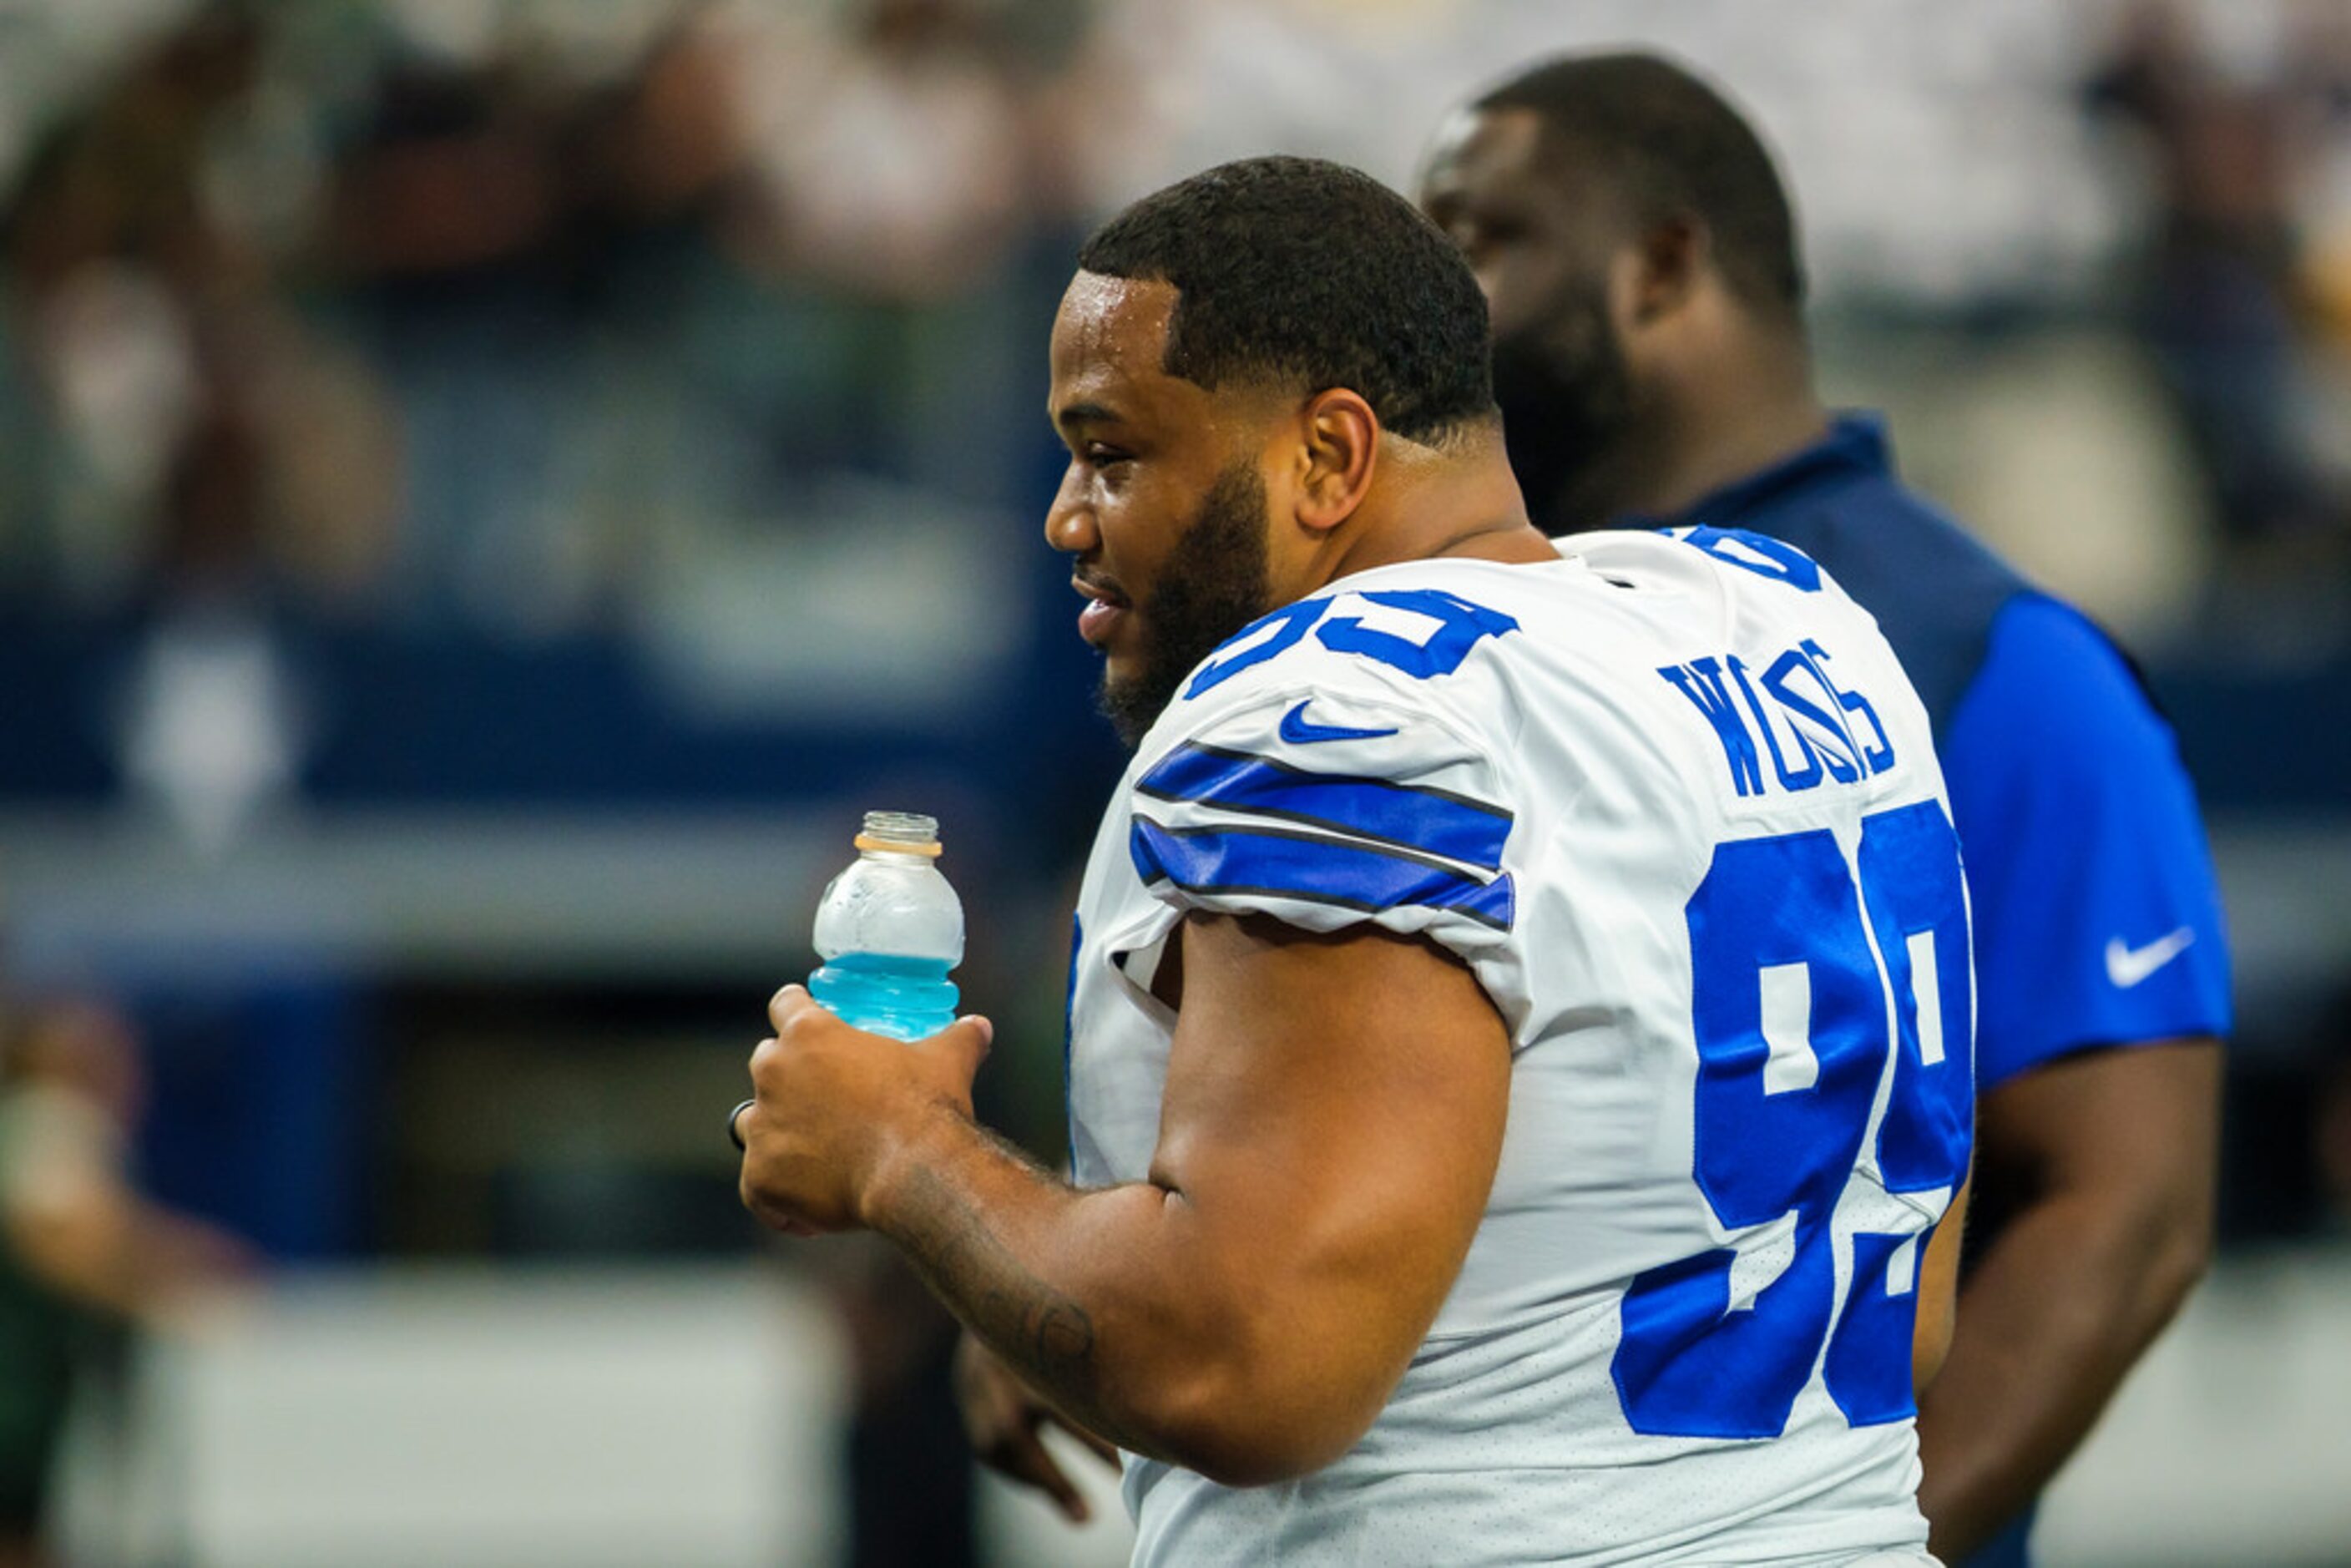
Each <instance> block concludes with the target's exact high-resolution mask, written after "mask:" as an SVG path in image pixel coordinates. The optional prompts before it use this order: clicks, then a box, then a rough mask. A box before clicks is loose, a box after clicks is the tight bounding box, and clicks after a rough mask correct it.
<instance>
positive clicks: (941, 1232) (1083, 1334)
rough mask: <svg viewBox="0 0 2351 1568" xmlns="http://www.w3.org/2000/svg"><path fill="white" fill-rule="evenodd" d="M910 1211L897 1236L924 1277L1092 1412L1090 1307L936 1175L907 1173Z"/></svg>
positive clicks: (1043, 1383)
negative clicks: (1032, 1264) (1011, 1245)
mask: <svg viewBox="0 0 2351 1568" xmlns="http://www.w3.org/2000/svg"><path fill="white" fill-rule="evenodd" d="M904 1213H905V1215H906V1217H907V1218H906V1219H905V1221H904V1224H903V1225H901V1226H900V1227H899V1228H898V1231H899V1234H898V1241H899V1243H900V1245H902V1246H903V1247H904V1249H905V1251H906V1255H907V1256H908V1257H909V1258H910V1259H912V1260H914V1267H915V1268H916V1270H919V1271H920V1272H921V1274H922V1275H923V1278H924V1281H925V1283H927V1284H928V1285H929V1286H930V1287H931V1289H932V1290H933V1291H936V1292H937V1293H938V1295H939V1296H940V1298H941V1299H942V1300H944V1301H946V1303H947V1304H948V1305H949V1306H950V1307H951V1308H953V1309H955V1311H956V1312H957V1314H958V1315H960V1316H961V1317H962V1318H963V1319H964V1321H965V1322H968V1323H969V1324H970V1325H971V1327H972V1330H973V1332H975V1333H977V1334H978V1335H979V1336H980V1338H981V1339H983V1340H985V1341H987V1343H988V1344H990V1345H991V1346H993V1347H995V1349H996V1350H997V1352H998V1354H1002V1355H1003V1356H1004V1357H1005V1358H1006V1359H1008V1361H1010V1362H1011V1363H1012V1364H1014V1365H1015V1366H1017V1367H1018V1368H1019V1370H1020V1371H1021V1372H1023V1373H1024V1374H1026V1375H1028V1376H1029V1377H1030V1378H1031V1379H1032V1380H1034V1381H1035V1383H1036V1384H1037V1385H1038V1386H1039V1387H1040V1389H1042V1390H1043V1391H1044V1392H1045V1393H1046V1394H1047V1395H1048V1396H1050V1397H1052V1398H1053V1399H1054V1400H1056V1401H1057V1402H1061V1403H1066V1404H1069V1405H1071V1406H1075V1407H1076V1408H1077V1409H1078V1410H1083V1411H1086V1412H1088V1413H1090V1414H1091V1413H1092V1406H1093V1401H1094V1392H1095V1391H1094V1359H1093V1357H1094V1324H1093V1319H1092V1317H1090V1316H1088V1315H1087V1312H1086V1310H1085V1309H1084V1308H1083V1307H1081V1306H1080V1305H1078V1303H1077V1302H1075V1301H1071V1300H1070V1299H1069V1298H1068V1297H1067V1296H1065V1295H1063V1294H1061V1292H1060V1291H1056V1290H1055V1289H1053V1287H1052V1286H1050V1285H1049V1284H1047V1283H1046V1282H1045V1281H1042V1280H1040V1279H1039V1278H1037V1276H1036V1275H1034V1274H1032V1273H1030V1272H1029V1270H1028V1269H1027V1268H1026V1267H1025V1266H1024V1265H1023V1264H1022V1263H1021V1261H1020V1260H1019V1259H1018V1258H1016V1257H1014V1256H1013V1255H1012V1252H1011V1249H1008V1247H1006V1246H1005V1245H1004V1243H1003V1242H1002V1241H1000V1240H998V1239H997V1237H996V1235H995V1233H994V1232H993V1231H991V1230H990V1229H989V1228H988V1227H987V1220H986V1219H985V1218H982V1217H981V1215H980V1214H979V1212H978V1211H977V1209H975V1208H973V1207H972V1206H971V1204H970V1203H969V1202H967V1200H966V1199H965V1197H963V1195H962V1194H961V1193H959V1192H957V1191H956V1189H955V1188H954V1187H953V1186H950V1185H948V1183H947V1182H946V1180H945V1179H943V1178H942V1177H941V1176H939V1175H938V1173H937V1172H935V1171H933V1170H930V1169H927V1168H925V1169H921V1170H917V1171H915V1172H914V1173H913V1175H912V1176H909V1177H908V1178H907V1187H906V1195H905V1207H904Z"/></svg>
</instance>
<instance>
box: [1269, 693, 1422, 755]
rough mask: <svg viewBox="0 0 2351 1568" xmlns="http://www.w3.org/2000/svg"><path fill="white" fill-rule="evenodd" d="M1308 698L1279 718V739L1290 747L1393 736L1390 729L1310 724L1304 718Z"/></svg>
mask: <svg viewBox="0 0 2351 1568" xmlns="http://www.w3.org/2000/svg"><path fill="white" fill-rule="evenodd" d="M1313 700H1314V699H1313V698H1312V697H1308V698H1306V699H1305V700H1304V701H1302V702H1301V703H1300V704H1299V705H1298V706H1296V707H1294V708H1291V709H1290V711H1289V712H1288V713H1286V714H1283V715H1282V716H1281V728H1280V732H1279V733H1280V736H1281V738H1282V739H1284V740H1286V741H1288V742H1290V744H1291V745H1292V746H1310V745H1311V744H1313V743H1314V742H1315V741H1318V740H1377V739H1378V738H1379V737H1381V736H1384V735H1394V734H1395V730H1392V729H1351V728H1349V727H1347V726H1345V725H1343V724H1310V723H1308V722H1307V718H1306V704H1307V703H1311V702H1312V701H1313Z"/></svg>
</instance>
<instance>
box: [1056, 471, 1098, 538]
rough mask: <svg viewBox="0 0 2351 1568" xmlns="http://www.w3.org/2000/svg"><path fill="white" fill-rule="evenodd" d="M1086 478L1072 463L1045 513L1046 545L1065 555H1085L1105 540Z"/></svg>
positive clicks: (1063, 473)
mask: <svg viewBox="0 0 2351 1568" xmlns="http://www.w3.org/2000/svg"><path fill="white" fill-rule="evenodd" d="M1084 482H1085V476H1084V475H1082V474H1081V473H1080V472H1079V471H1078V465H1077V464H1075V463H1071V465H1069V467H1068V468H1066V469H1064V470H1063V471H1062V474H1061V488H1060V489H1059V490H1057V491H1055V492H1054V495H1053V504H1052V505H1051V506H1050V507H1047V508H1046V511H1045V542H1046V543H1047V544H1049V545H1050V546H1052V547H1053V548H1054V549H1057V550H1060V551H1061V553H1062V554H1064V555H1083V554H1084V553H1085V552H1086V551H1088V550H1090V549H1093V548H1094V546H1095V545H1097V544H1099V543H1100V542H1101V539H1102V536H1101V533H1100V531H1099V530H1098V529H1097V528H1095V526H1094V513H1093V507H1092V506H1090V505H1089V504H1088V503H1087V500H1086V496H1085V489H1084Z"/></svg>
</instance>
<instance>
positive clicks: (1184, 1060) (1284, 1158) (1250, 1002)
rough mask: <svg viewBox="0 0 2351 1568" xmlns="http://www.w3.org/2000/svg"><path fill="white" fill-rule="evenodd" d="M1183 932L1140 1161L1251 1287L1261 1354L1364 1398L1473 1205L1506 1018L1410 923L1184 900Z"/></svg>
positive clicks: (1438, 1298) (1499, 1086)
mask: <svg viewBox="0 0 2351 1568" xmlns="http://www.w3.org/2000/svg"><path fill="white" fill-rule="evenodd" d="M1181 940H1182V943H1183V949H1182V961H1183V994H1182V1006H1181V1008H1180V1010H1179V1012H1178V1014H1177V1022H1176V1028H1175V1041H1174V1045H1173V1047H1172V1049H1171V1053H1170V1057H1169V1061H1168V1071H1167V1080H1166V1092H1165V1100H1164V1103H1163V1112H1162V1120H1161V1124H1160V1135H1159V1144H1158V1148H1157V1152H1156V1155H1155V1160H1154V1168H1153V1180H1154V1181H1155V1183H1156V1184H1157V1185H1159V1186H1162V1187H1163V1188H1165V1189H1166V1190H1167V1191H1168V1192H1169V1194H1170V1195H1171V1197H1170V1202H1171V1204H1177V1205H1181V1206H1182V1221H1183V1223H1184V1224H1185V1225H1186V1227H1187V1228H1190V1229H1191V1230H1192V1231H1193V1232H1194V1238H1195V1239H1196V1242H1197V1243H1198V1247H1197V1250H1196V1254H1195V1255H1196V1256H1197V1257H1198V1258H1200V1259H1201V1260H1202V1262H1203V1266H1204V1267H1208V1268H1212V1269H1216V1270H1219V1271H1222V1272H1224V1273H1225V1274H1226V1275H1227V1282H1228V1283H1229V1284H1230V1285H1232V1286H1233V1287H1234V1288H1235V1289H1237V1290H1238V1291H1242V1292H1244V1293H1245V1294H1246V1295H1248V1296H1249V1298H1250V1299H1252V1300H1253V1301H1256V1302H1258V1303H1259V1308H1260V1310H1259V1311H1258V1312H1253V1313H1252V1314H1250V1329H1249V1332H1250V1333H1253V1334H1259V1335H1265V1336H1270V1338H1272V1339H1276V1340H1279V1341H1280V1343H1267V1344H1265V1345H1263V1346H1261V1347H1259V1348H1261V1349H1263V1350H1265V1351H1267V1352H1270V1353H1272V1354H1270V1355H1269V1356H1268V1360H1269V1362H1278V1361H1288V1360H1289V1359H1290V1358H1293V1357H1295V1358H1298V1364H1301V1365H1302V1366H1304V1367H1306V1368H1308V1369H1310V1370H1309V1372H1308V1373H1307V1374H1306V1375H1311V1377H1313V1378H1315V1379H1316V1380H1318V1381H1320V1380H1322V1379H1329V1380H1332V1381H1333V1382H1335V1383H1338V1384H1342V1385H1345V1386H1347V1387H1350V1388H1353V1389H1356V1390H1358V1391H1363V1390H1367V1389H1372V1388H1373V1387H1374V1385H1376V1386H1375V1393H1376V1398H1375V1399H1374V1402H1373V1403H1372V1405H1371V1407H1370V1409H1371V1411H1376V1408H1377V1405H1378V1403H1379V1402H1382V1401H1384V1399H1385V1396H1386V1394H1387V1392H1388V1390H1389V1389H1390V1388H1391V1387H1392V1386H1393V1385H1394V1382H1395V1378H1396V1377H1398V1376H1400V1375H1402V1372H1403V1369H1404V1367H1405V1364H1406V1363H1407V1362H1408V1361H1409V1360H1410V1358H1411V1355H1412V1353H1413V1351H1414V1350H1415V1349H1416V1347H1417V1346H1418V1344H1419V1343H1420V1341H1421V1339H1422V1337H1423V1336H1424V1335H1425V1334H1426V1333H1427V1330H1428V1325H1429V1324H1430V1322H1433V1321H1434V1319H1435V1317H1436V1314H1437V1308H1438V1307H1439V1306H1440V1305H1441V1304H1442V1303H1443V1301H1444V1299H1445V1295H1446V1292H1447V1290H1449V1289H1450V1287H1451V1285H1452V1282H1453V1280H1454V1277H1455V1276H1456V1274H1458V1271H1459V1270H1460V1266H1461V1262H1462V1259H1463V1258H1464V1257H1465V1256H1466V1254H1467V1253H1468V1247H1469V1242H1470V1239H1471V1237H1472V1236H1473V1235H1474V1234H1475V1232H1476V1230H1477V1228H1478V1224H1479V1218H1481V1216H1482V1215H1483V1213H1484V1210H1485V1206H1486V1201H1487V1197H1488V1195H1489V1191H1490V1189H1491V1187H1492V1185H1493V1179H1494V1171H1495V1166H1496V1164H1497V1162H1498V1161H1499V1157H1500V1150H1501V1140H1502V1129H1503V1123H1504V1113H1505V1109H1506V1106H1507V1103H1508V1100H1509V1085H1510V1040H1509V1036H1508V1031H1507V1030H1506V1029H1505V1028H1504V1026H1503V1023H1502V1020H1501V1018H1500V1017H1499V1014H1498V1013H1497V1012H1496V1011H1495V1009H1494V1007H1493V1005H1492V1003H1491V1002H1490V1001H1489V998H1487V995H1486V993H1485V991H1484V990H1483V988H1481V987H1480V986H1479V984H1478V982H1477V980H1476V979H1475V978H1474V977H1472V976H1471V974H1470V973H1469V971H1468V968H1466V967H1464V966H1463V965H1462V964H1461V963H1460V962H1459V961H1458V960H1457V959H1455V958H1452V957H1450V956H1447V955H1445V954H1444V953H1442V952H1440V951H1439V950H1437V948H1435V947H1433V946H1429V945H1428V944H1426V943H1425V942H1423V941H1420V940H1418V939H1416V938H1411V937H1405V936H1395V935H1393V934H1391V933H1387V932H1384V931H1381V930H1378V929H1376V928H1373V927H1356V928H1353V929H1352V930H1350V931H1347V932H1343V933H1337V934H1333V935H1329V936H1314V935H1310V934H1307V933H1302V932H1300V931H1297V930H1295V929H1293V928H1290V927H1288V926H1284V925H1280V924H1279V923H1277V922H1274V921H1271V920H1270V919H1266V918H1263V917H1253V918H1234V917H1230V916H1202V915H1193V916H1191V917H1190V918H1189V919H1188V920H1187V922H1186V925H1185V926H1184V928H1183V931H1182V936H1181ZM1368 1414H1369V1412H1366V1418H1368Z"/></svg>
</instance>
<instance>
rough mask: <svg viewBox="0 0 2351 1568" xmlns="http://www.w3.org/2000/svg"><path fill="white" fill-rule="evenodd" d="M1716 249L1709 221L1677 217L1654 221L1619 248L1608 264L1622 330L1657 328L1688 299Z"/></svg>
mask: <svg viewBox="0 0 2351 1568" xmlns="http://www.w3.org/2000/svg"><path fill="white" fill-rule="evenodd" d="M1712 249H1713V246H1712V243H1711V240H1710V237H1709V236H1708V234H1707V231H1706V225H1704V224H1702V223H1700V222H1698V220H1697V219H1696V218H1692V217H1687V216H1679V217H1670V218H1667V219H1664V220H1663V221H1661V222H1658V223H1656V224H1652V225H1649V226H1648V227H1647V228H1646V229H1645V230H1644V231H1643V232H1642V233H1641V235H1640V236H1639V238H1637V239H1636V240H1635V241H1634V242H1633V243H1632V244H1630V245H1628V246H1625V247H1624V248H1623V249H1622V250H1620V251H1618V252H1617V253H1616V258H1615V260H1614V263H1613V264H1612V265H1611V267H1610V268H1609V277H1608V297H1609V307H1610V309H1611V311H1612V313H1613V314H1614V316H1615V318H1616V326H1617V329H1618V331H1619V332H1620V333H1629V332H1633V331H1637V330H1639V329H1641V328H1644V327H1653V326H1656V324H1657V323H1658V322H1660V321H1663V320H1665V319H1667V318H1668V317H1670V316H1672V315H1673V314H1674V313H1675V312H1677V311H1678V310H1679V309H1680V308H1682V307H1683V306H1685V305H1687V304H1688V303H1689V301H1690V299H1691V298H1692V297H1693V296H1694V295H1696V294H1697V293H1698V287H1699V285H1700V283H1701V282H1702V281H1703V279H1704V277H1705V273H1706V268H1707V266H1708V256H1709V255H1710V253H1711V251H1712Z"/></svg>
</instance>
